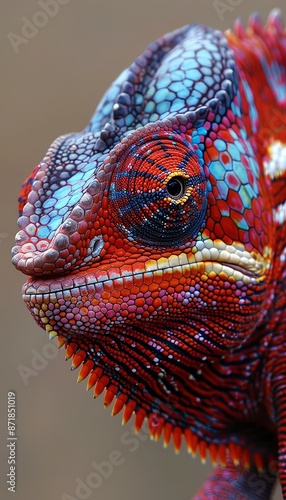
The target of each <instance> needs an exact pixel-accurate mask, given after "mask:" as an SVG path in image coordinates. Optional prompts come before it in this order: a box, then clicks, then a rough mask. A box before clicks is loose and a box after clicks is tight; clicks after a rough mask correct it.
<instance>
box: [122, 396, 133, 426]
mask: <svg viewBox="0 0 286 500" xmlns="http://www.w3.org/2000/svg"><path fill="white" fill-rule="evenodd" d="M135 408H136V403H135V401H129V402H128V403H126V405H125V408H124V410H123V417H122V425H125V424H126V423H127V422H128V420H130V418H131V417H132V415H133V412H134V411H135Z"/></svg>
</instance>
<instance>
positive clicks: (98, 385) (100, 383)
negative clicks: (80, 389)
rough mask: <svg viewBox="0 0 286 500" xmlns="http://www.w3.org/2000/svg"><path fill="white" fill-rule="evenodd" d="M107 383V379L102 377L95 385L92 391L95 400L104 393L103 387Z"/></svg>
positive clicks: (104, 376)
mask: <svg viewBox="0 0 286 500" xmlns="http://www.w3.org/2000/svg"><path fill="white" fill-rule="evenodd" d="M108 383H109V377H107V376H106V375H103V377H101V378H100V379H99V380H98V381H97V382H96V384H95V386H94V389H93V397H94V398H97V397H98V396H100V394H101V393H102V392H103V391H104V389H105V387H106V386H107V384H108Z"/></svg>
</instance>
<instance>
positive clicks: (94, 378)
mask: <svg viewBox="0 0 286 500" xmlns="http://www.w3.org/2000/svg"><path fill="white" fill-rule="evenodd" d="M101 374H102V369H101V368H96V369H95V370H93V371H92V372H91V374H90V376H89V378H88V381H87V384H86V390H87V391H89V389H91V388H92V387H93V386H94V384H95V383H96V382H97V381H98V379H99V377H101Z"/></svg>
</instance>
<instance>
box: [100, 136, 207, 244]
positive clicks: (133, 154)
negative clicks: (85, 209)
mask: <svg viewBox="0 0 286 500" xmlns="http://www.w3.org/2000/svg"><path fill="white" fill-rule="evenodd" d="M132 139H133V140H132ZM109 197H110V207H111V212H112V213H111V215H112V218H113V220H114V223H115V224H116V226H117V227H118V229H120V231H121V232H122V233H124V234H125V236H127V237H128V238H129V239H136V240H137V241H138V240H140V241H141V242H143V243H145V244H149V245H152V246H154V245H160V246H168V245H172V246H173V245H178V244H183V243H184V242H186V241H188V240H190V238H193V237H195V236H196V235H197V233H198V232H199V231H200V229H201V228H202V225H203V222H204V218H205V213H206V205H207V196H206V178H205V174H204V171H203V169H202V167H201V165H200V164H199V161H198V157H197V155H196V154H195V152H194V150H193V149H192V146H191V144H189V143H188V142H187V141H186V139H185V138H183V137H181V136H180V135H178V134H174V133H169V132H165V131H164V132H160V133H159V134H153V135H151V134H150V135H149V137H148V136H147V137H146V135H145V136H143V134H142V135H141V136H139V137H138V136H137V137H136V140H135V139H134V137H133V138H131V139H130V141H129V142H128V141H127V147H126V148H125V149H124V151H123V152H122V149H121V150H120V154H119V155H118V161H117V164H116V167H115V169H114V171H113V174H112V179H111V185H110V192H109Z"/></svg>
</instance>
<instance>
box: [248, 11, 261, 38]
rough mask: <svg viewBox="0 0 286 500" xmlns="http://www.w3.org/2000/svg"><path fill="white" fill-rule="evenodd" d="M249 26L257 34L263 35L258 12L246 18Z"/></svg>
mask: <svg viewBox="0 0 286 500" xmlns="http://www.w3.org/2000/svg"><path fill="white" fill-rule="evenodd" d="M248 23H249V26H250V28H251V29H252V30H253V32H254V33H255V34H256V35H258V36H263V33H264V28H263V24H262V21H261V18H260V16H259V14H257V13H254V14H252V15H251V16H250V17H249V20H248Z"/></svg>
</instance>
